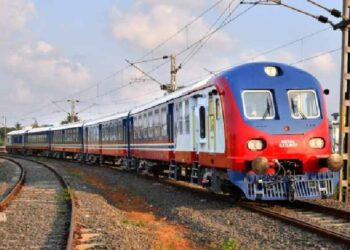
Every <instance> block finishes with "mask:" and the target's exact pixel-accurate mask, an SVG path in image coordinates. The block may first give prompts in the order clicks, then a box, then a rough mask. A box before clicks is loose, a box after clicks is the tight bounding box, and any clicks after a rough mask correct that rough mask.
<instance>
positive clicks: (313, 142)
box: [309, 138, 325, 148]
mask: <svg viewBox="0 0 350 250" xmlns="http://www.w3.org/2000/svg"><path fill="white" fill-rule="evenodd" d="M324 145H325V141H324V140H323V139H322V138H312V139H310V141H309V146H310V148H324Z"/></svg>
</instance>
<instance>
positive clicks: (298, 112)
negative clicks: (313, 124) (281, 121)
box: [292, 100, 307, 120]
mask: <svg viewBox="0 0 350 250" xmlns="http://www.w3.org/2000/svg"><path fill="white" fill-rule="evenodd" d="M292 110H293V113H294V114H295V113H297V114H298V115H300V116H301V118H302V119H303V120H306V119H307V117H306V115H305V114H304V113H303V112H301V110H300V108H299V107H298V106H296V105H295V104H294V102H293V100H292ZM295 111H296V112H295Z"/></svg>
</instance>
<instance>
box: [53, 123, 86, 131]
mask: <svg viewBox="0 0 350 250" xmlns="http://www.w3.org/2000/svg"><path fill="white" fill-rule="evenodd" d="M83 125H84V123H83V122H76V123H69V124H64V125H59V126H56V127H52V128H51V130H61V129H70V128H79V127H82V126H83Z"/></svg>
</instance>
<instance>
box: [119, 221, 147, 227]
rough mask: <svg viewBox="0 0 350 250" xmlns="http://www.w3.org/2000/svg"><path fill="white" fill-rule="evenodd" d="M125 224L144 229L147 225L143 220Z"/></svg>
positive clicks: (124, 222)
mask: <svg viewBox="0 0 350 250" xmlns="http://www.w3.org/2000/svg"><path fill="white" fill-rule="evenodd" d="M123 224H125V225H132V226H136V227H144V226H145V225H146V224H145V222H143V221H141V220H123Z"/></svg>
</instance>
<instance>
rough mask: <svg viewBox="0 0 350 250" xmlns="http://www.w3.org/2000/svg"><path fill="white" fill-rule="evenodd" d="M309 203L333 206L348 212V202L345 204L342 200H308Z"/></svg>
mask: <svg viewBox="0 0 350 250" xmlns="http://www.w3.org/2000/svg"><path fill="white" fill-rule="evenodd" d="M310 202H311V203H314V204H319V205H323V206H328V207H333V208H336V209H341V210H344V211H348V212H350V203H347V204H345V203H344V202H340V201H336V200H331V199H325V200H310Z"/></svg>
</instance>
